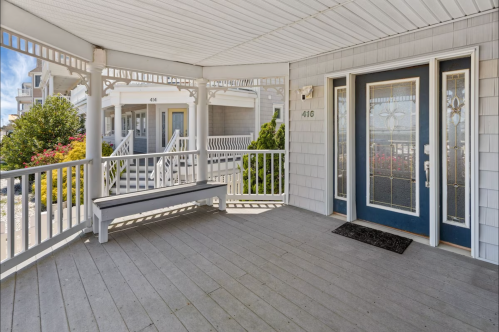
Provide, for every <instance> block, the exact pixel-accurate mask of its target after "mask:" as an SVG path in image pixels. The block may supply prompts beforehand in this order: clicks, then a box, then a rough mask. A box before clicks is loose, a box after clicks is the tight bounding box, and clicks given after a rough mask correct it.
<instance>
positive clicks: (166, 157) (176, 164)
mask: <svg viewBox="0 0 499 332" xmlns="http://www.w3.org/2000/svg"><path fill="white" fill-rule="evenodd" d="M198 155H199V151H186V152H160V153H147V154H136V155H125V156H109V157H102V160H103V162H104V164H106V165H109V164H110V163H111V162H113V163H115V164H123V165H124V169H125V179H126V181H124V182H125V186H124V188H121V186H120V185H119V184H118V185H116V192H115V194H116V195H119V194H121V193H129V192H131V191H133V190H134V189H135V190H145V189H149V188H150V186H149V184H150V182H152V183H153V184H154V188H162V187H170V186H175V185H179V184H184V183H192V182H196V179H197V176H196V174H197V169H196V166H197V157H198ZM159 160H162V163H161V165H165V166H164V167H163V166H159V165H160V163H159ZM186 160H192V161H193V162H192V164H190V163H187V162H185V161H186ZM150 161H152V166H149V162H150ZM132 163H135V165H136V167H135V172H132V170H131V167H130V166H131V164H132ZM142 164H143V165H144V166H143V167H144V169H145V174H148V173H149V168H150V167H153V168H154V172H155V173H156V174H158V173H159V174H161V176H157V177H154V179H149V177H148V176H145V177H144V183H142V184H141V182H142V180H141V177H140V173H141V170H140V167H139V165H142ZM133 173H135V174H133ZM111 175H112V174H111V172H110V169H109V168H108V167H105V168H104V180H105V181H110V178H111ZM132 175H134V176H135V179H134V180H132ZM133 182H135V183H133Z"/></svg>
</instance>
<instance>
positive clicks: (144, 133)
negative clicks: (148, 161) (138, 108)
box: [140, 113, 147, 137]
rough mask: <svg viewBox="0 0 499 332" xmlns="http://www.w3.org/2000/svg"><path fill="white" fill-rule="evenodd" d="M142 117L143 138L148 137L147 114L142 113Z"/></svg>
mask: <svg viewBox="0 0 499 332" xmlns="http://www.w3.org/2000/svg"><path fill="white" fill-rule="evenodd" d="M140 117H141V123H142V136H143V137H146V130H147V122H146V113H142V114H141V115H140Z"/></svg>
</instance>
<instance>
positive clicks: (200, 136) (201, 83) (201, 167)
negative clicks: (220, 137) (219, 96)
mask: <svg viewBox="0 0 499 332" xmlns="http://www.w3.org/2000/svg"><path fill="white" fill-rule="evenodd" d="M196 82H197V84H198V107H197V150H199V158H198V181H197V182H198V183H206V182H208V150H207V145H208V96H207V90H206V84H207V83H208V80H207V79H205V78H200V79H197V80H196Z"/></svg>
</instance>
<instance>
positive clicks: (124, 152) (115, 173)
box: [102, 130, 133, 196]
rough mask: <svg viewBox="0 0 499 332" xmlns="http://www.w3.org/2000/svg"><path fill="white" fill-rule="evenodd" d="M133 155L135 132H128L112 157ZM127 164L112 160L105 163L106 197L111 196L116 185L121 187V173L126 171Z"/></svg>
mask: <svg viewBox="0 0 499 332" xmlns="http://www.w3.org/2000/svg"><path fill="white" fill-rule="evenodd" d="M132 154H133V130H129V131H128V135H126V137H125V138H124V139H123V141H121V143H120V145H119V146H118V147H117V148H116V149H115V150H114V151H113V153H112V154H111V157H116V156H128V155H132ZM125 167H126V163H124V162H122V163H119V162H117V161H115V160H111V161H110V162H109V163H107V162H105V163H104V165H103V169H104V170H106V176H105V177H104V181H103V182H102V193H103V195H104V196H107V195H109V191H110V190H111V188H112V187H113V186H114V185H115V184H117V185H116V187H117V190H119V189H118V187H119V179H120V177H121V172H122V171H123V170H124V169H125Z"/></svg>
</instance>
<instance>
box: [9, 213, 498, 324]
mask: <svg viewBox="0 0 499 332" xmlns="http://www.w3.org/2000/svg"><path fill="white" fill-rule="evenodd" d="M256 212H258V213H256ZM340 224H341V222H340V221H338V220H335V219H332V218H328V217H324V216H321V215H318V214H315V213H311V212H307V211H304V210H301V209H298V208H293V207H276V208H273V209H247V208H230V209H229V210H228V212H227V213H219V212H218V211H217V210H216V209H213V208H208V207H190V208H186V209H182V210H172V211H170V212H166V213H163V214H161V215H156V216H152V217H148V218H143V220H138V221H130V222H128V223H126V224H123V225H117V226H115V227H114V228H113V229H111V230H110V241H109V242H108V243H106V244H104V245H101V244H99V243H98V241H97V238H96V237H95V236H92V235H85V236H81V237H78V238H76V239H75V240H73V241H71V242H69V243H68V244H67V245H65V246H63V247H62V248H60V249H57V250H56V251H54V252H53V253H52V254H51V255H49V256H46V257H44V258H41V259H39V260H38V261H37V262H35V263H34V264H31V265H30V266H28V267H26V268H24V269H23V270H21V271H19V272H17V273H16V274H15V275H12V276H9V277H7V278H5V280H3V281H2V283H1V303H0V304H1V331H2V332H3V331H11V330H13V331H23V332H35V331H40V330H42V331H56V332H62V331H105V332H111V331H175V332H176V331H186V330H188V331H229V332H233V331H245V330H247V331H274V330H277V331H380V332H381V331H382V332H385V331H420V330H425V331H438V332H442V331H497V330H498V268H497V266H493V265H490V264H487V263H484V262H480V261H477V260H472V259H469V258H466V257H463V256H458V255H456V254H453V253H450V252H446V251H443V250H440V249H434V248H430V247H428V246H425V245H422V244H418V243H413V244H411V246H410V247H409V248H408V250H406V252H405V253H404V254H403V255H398V254H395V253H392V252H389V251H386V250H383V249H379V248H376V247H373V246H369V245H366V244H363V243H360V242H357V241H354V240H351V239H347V238H344V237H341V236H338V235H335V234H332V233H331V232H330V231H331V230H332V229H334V228H336V227H337V226H339V225H340Z"/></svg>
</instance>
